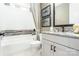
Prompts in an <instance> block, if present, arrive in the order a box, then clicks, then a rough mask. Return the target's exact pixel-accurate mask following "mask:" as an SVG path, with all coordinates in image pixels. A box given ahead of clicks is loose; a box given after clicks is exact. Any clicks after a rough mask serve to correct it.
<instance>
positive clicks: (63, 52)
mask: <svg viewBox="0 0 79 59" xmlns="http://www.w3.org/2000/svg"><path fill="white" fill-rule="evenodd" d="M43 36H44V37H43V38H42V55H45V56H79V50H78V49H77V48H74V47H75V45H74V44H76V42H75V41H74V42H73V43H70V45H69V46H68V45H66V44H64V43H65V41H64V40H66V39H63V38H59V37H60V36H56V37H55V36H53V35H51V36H52V37H51V38H49V39H48V37H49V35H46V37H45V34H44V35H43ZM53 37H54V38H53ZM57 37H58V38H59V39H58V38H57ZM64 38H65V37H64ZM50 39H52V41H50ZM62 39H63V40H62ZM55 40H58V41H55ZM60 40H62V42H60ZM69 40H71V41H72V40H77V39H70V38H69ZM67 41H68V40H67ZM71 45H73V46H71Z"/></svg>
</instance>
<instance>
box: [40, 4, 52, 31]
mask: <svg viewBox="0 0 79 59" xmlns="http://www.w3.org/2000/svg"><path fill="white" fill-rule="evenodd" d="M47 5H49V3H41V4H40V7H41V9H43V8H44V7H46V6H47ZM40 21H41V20H40ZM51 27H53V3H51ZM51 27H41V31H50V28H51Z"/></svg>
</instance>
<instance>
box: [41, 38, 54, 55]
mask: <svg viewBox="0 0 79 59" xmlns="http://www.w3.org/2000/svg"><path fill="white" fill-rule="evenodd" d="M42 55H43V56H52V55H53V42H50V41H47V40H44V39H43V40H42Z"/></svg>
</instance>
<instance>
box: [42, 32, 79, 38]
mask: <svg viewBox="0 0 79 59" xmlns="http://www.w3.org/2000/svg"><path fill="white" fill-rule="evenodd" d="M42 34H50V35H56V36H63V37H69V38H75V39H79V34H75V33H73V32H51V31H44V32H42Z"/></svg>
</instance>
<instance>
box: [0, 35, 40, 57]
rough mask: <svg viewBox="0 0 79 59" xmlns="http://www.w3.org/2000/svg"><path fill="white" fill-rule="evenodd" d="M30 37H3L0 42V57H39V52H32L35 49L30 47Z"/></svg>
mask: <svg viewBox="0 0 79 59" xmlns="http://www.w3.org/2000/svg"><path fill="white" fill-rule="evenodd" d="M33 38H34V36H32V35H16V36H4V37H3V38H2V40H1V55H2V56H17V55H21V56H28V55H29V56H32V55H40V50H39V49H38V50H37V51H32V50H34V49H36V48H33V47H32V46H31V43H32V42H34V40H33Z"/></svg>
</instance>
